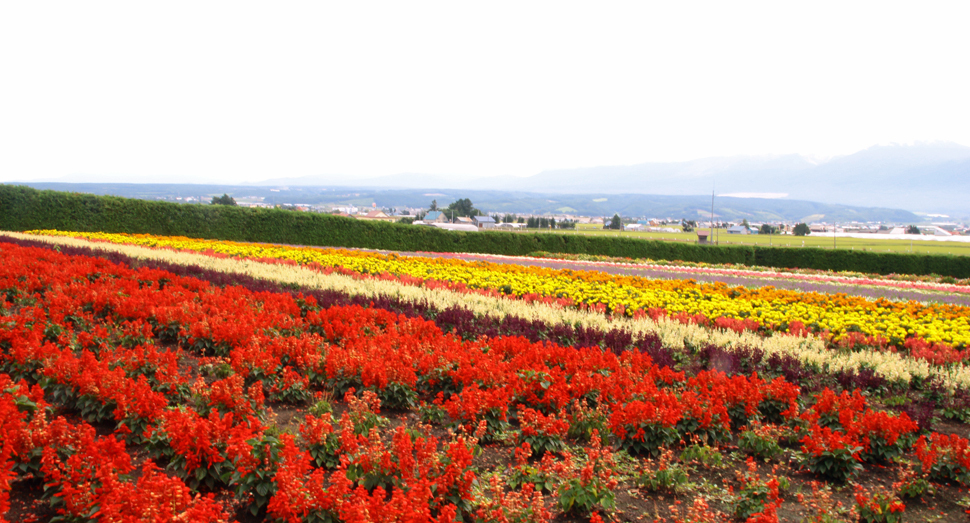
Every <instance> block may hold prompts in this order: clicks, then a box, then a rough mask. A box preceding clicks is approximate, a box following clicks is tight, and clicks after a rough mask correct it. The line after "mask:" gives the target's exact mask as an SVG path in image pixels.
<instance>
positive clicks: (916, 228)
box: [906, 225, 922, 234]
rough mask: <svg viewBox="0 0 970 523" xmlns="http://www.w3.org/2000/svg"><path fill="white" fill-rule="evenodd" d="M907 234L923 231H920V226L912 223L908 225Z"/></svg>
mask: <svg viewBox="0 0 970 523" xmlns="http://www.w3.org/2000/svg"><path fill="white" fill-rule="evenodd" d="M906 234H922V233H920V232H919V227H917V226H915V225H910V226H909V227H906Z"/></svg>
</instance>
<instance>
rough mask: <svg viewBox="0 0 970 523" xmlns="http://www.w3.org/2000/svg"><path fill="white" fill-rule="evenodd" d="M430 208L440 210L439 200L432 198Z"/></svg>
mask: <svg viewBox="0 0 970 523" xmlns="http://www.w3.org/2000/svg"><path fill="white" fill-rule="evenodd" d="M428 210H429V211H437V210H438V200H431V208H430V209H428Z"/></svg>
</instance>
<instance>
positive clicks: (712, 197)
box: [711, 181, 715, 240]
mask: <svg viewBox="0 0 970 523" xmlns="http://www.w3.org/2000/svg"><path fill="white" fill-rule="evenodd" d="M714 183H715V182H714V181H711V240H713V239H714Z"/></svg>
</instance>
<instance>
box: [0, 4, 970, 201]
mask: <svg viewBox="0 0 970 523" xmlns="http://www.w3.org/2000/svg"><path fill="white" fill-rule="evenodd" d="M968 19H970V3H967V2H959V1H958V2H927V1H919V2H917V1H912V2H886V1H878V2H849V1H846V0H841V1H838V2H819V1H812V2H802V3H795V2H777V1H771V2H764V3H747V2H644V1H640V2H629V3H625V2H584V3H573V2H563V1H554V2H524V1H521V0H517V1H514V2H497V1H489V2H477V3H471V2H455V1H448V2H414V1H407V2H400V1H395V2H358V1H352V2H320V1H315V2H261V3H252V2H240V1H232V2H209V1H199V0H192V1H189V2H177V1H166V2H137V1H136V2H132V1H124V2H92V1H85V2H77V1H70V2H31V1H24V2H15V1H10V2H3V3H2V4H0V181H5V180H6V181H9V180H26V179H38V178H58V177H62V176H68V175H77V174H83V175H87V176H90V177H91V179H94V178H95V177H98V178H103V177H105V176H110V177H113V178H115V179H119V177H123V176H127V177H130V180H131V181H146V182H147V181H191V180H197V181H205V180H219V181H224V182H236V181H247V180H248V181H254V180H261V179H267V178H278V177H284V176H287V177H288V176H307V175H317V174H326V173H340V174H345V175H347V176H355V177H367V176H375V175H385V174H394V173H400V172H422V173H433V174H455V175H469V176H471V175H474V176H488V175H520V176H521V175H531V174H535V173H537V172H539V171H541V170H544V169H554V168H570V167H584V166H596V165H621V164H634V163H642V162H647V161H679V160H689V159H695V158H700V157H705V156H716V155H735V154H758V155H760V154H783V153H803V154H815V155H820V156H831V155H838V154H847V153H851V152H854V151H857V150H859V149H863V148H866V147H868V146H871V145H874V144H878V143H889V142H901V143H906V142H911V141H932V140H947V141H955V142H958V143H962V144H965V145H970V124H968V122H970V68H968V66H967V63H968V55H970V31H968V30H967V24H966V22H967V20H968Z"/></svg>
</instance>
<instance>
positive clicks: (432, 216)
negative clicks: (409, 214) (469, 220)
mask: <svg viewBox="0 0 970 523" xmlns="http://www.w3.org/2000/svg"><path fill="white" fill-rule="evenodd" d="M424 221H426V222H428V223H448V222H449V221H450V220H448V217H447V216H445V213H443V212H441V211H429V212H428V214H425V215H424Z"/></svg>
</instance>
